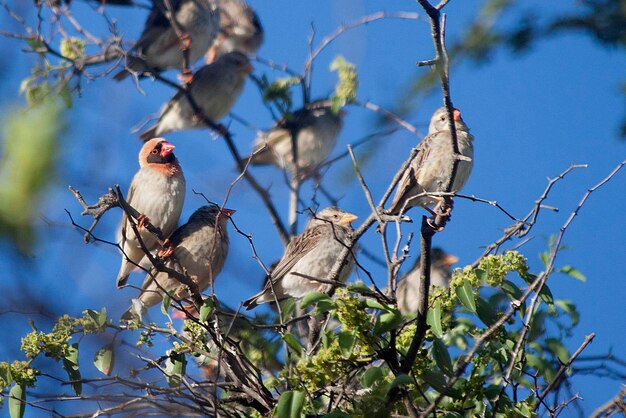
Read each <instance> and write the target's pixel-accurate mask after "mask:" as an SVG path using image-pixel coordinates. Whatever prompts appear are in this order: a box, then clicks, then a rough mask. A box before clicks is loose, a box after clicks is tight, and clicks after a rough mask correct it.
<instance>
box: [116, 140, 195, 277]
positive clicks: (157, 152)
mask: <svg viewBox="0 0 626 418" xmlns="http://www.w3.org/2000/svg"><path fill="white" fill-rule="evenodd" d="M139 166H140V169H139V171H138V172H137V173H136V174H135V176H134V177H133V181H132V182H131V184H130V188H129V189H128V194H127V195H126V200H127V201H128V204H130V205H131V206H132V207H133V208H134V209H136V210H137V211H138V212H139V213H140V214H141V215H142V217H141V218H140V219H139V220H138V222H137V223H138V229H139V235H140V236H141V239H142V241H143V243H144V244H145V246H146V248H147V249H148V250H150V251H152V250H155V249H156V248H157V246H158V241H157V238H156V237H155V236H154V235H153V234H152V233H150V232H148V231H147V230H146V229H143V228H142V223H143V222H144V221H145V218H147V219H148V220H149V221H150V223H152V225H154V226H156V227H158V228H159V229H161V232H162V233H163V238H164V239H165V238H167V237H169V236H170V234H171V233H172V232H173V231H174V229H175V228H176V224H177V223H178V218H179V217H180V213H181V211H182V210H183V202H184V200H185V177H184V176H183V171H182V170H181V168H180V165H179V164H178V160H177V159H176V157H175V156H174V145H172V144H170V143H169V142H167V141H166V140H164V139H163V138H153V139H151V140H149V141H148V142H146V143H145V144H144V145H143V147H142V148H141V151H140V152H139ZM119 240H120V246H121V248H122V250H123V258H122V265H121V267H120V271H119V273H118V275H117V287H121V286H124V285H125V284H126V281H127V280H128V276H129V275H130V273H131V272H132V271H133V270H134V269H135V268H136V267H137V265H138V264H139V263H140V262H141V260H142V259H143V258H144V256H145V253H144V251H143V250H142V249H141V246H140V244H139V240H138V239H137V236H136V235H135V233H134V232H133V229H132V226H131V224H130V221H129V219H128V218H127V216H126V214H124V215H123V217H122V224H121V226H120V230H119Z"/></svg>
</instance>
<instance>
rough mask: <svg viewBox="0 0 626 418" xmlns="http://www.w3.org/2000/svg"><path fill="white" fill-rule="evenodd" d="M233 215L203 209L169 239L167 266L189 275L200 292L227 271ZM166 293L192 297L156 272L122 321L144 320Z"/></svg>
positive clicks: (178, 297)
mask: <svg viewBox="0 0 626 418" xmlns="http://www.w3.org/2000/svg"><path fill="white" fill-rule="evenodd" d="M233 213H235V211H234V210H232V209H225V208H219V207H218V206H215V205H211V206H202V207H201V208H199V209H198V210H196V211H195V212H194V213H193V214H192V215H191V216H190V217H189V220H188V221H187V223H186V224H184V225H182V226H181V227H179V228H178V229H177V230H176V231H174V233H173V234H172V236H171V237H170V239H169V243H170V245H171V248H172V252H171V255H169V256H167V261H166V264H165V265H166V266H167V267H168V268H170V269H173V270H175V271H177V272H180V273H183V272H184V273H186V274H187V275H188V276H189V277H190V278H191V279H192V280H193V281H195V282H196V284H197V285H198V288H199V290H200V292H202V291H204V290H205V289H206V288H207V287H209V285H211V283H213V282H214V281H215V278H216V277H217V275H218V274H219V273H220V272H221V271H222V267H224V262H225V261H226V256H227V255H228V232H227V228H226V223H227V222H228V220H229V219H230V217H231V216H232V215H233ZM165 292H168V293H169V294H171V295H172V296H173V297H174V298H175V299H176V300H182V299H186V298H188V297H189V296H190V294H189V289H188V288H187V286H185V285H183V284H182V283H181V282H180V281H179V280H177V279H176V278H175V277H171V276H170V275H169V274H168V273H165V272H158V271H157V270H156V269H154V268H153V269H152V270H151V271H150V273H148V275H147V276H146V279H145V280H144V283H143V286H142V287H141V293H140V295H139V297H138V298H137V299H134V300H133V307H131V308H130V309H129V310H128V311H126V313H124V315H123V316H122V319H126V320H128V319H131V318H132V317H133V316H134V315H136V316H139V317H141V311H143V308H149V307H150V306H154V305H156V304H157V303H159V302H161V300H162V299H163V295H164V294H165ZM137 305H139V309H137V308H138V306H137ZM138 311H139V312H138Z"/></svg>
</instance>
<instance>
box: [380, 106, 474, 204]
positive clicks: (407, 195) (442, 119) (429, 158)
mask: <svg viewBox="0 0 626 418" xmlns="http://www.w3.org/2000/svg"><path fill="white" fill-rule="evenodd" d="M453 116H454V123H455V127H456V136H457V140H458V147H459V152H460V153H461V155H462V156H464V157H466V158H468V159H469V161H466V160H460V161H459V163H458V164H459V165H458V168H457V172H456V176H455V178H454V183H453V184H452V188H451V190H450V191H451V192H453V193H456V192H458V191H460V190H461V189H462V188H463V186H464V185H465V182H466V181H467V179H468V178H469V176H470V173H471V171H472V165H473V163H474V161H473V159H474V147H473V145H472V141H473V140H474V136H473V135H472V134H470V132H469V128H468V127H467V125H466V124H465V122H464V121H463V119H462V118H461V112H460V111H459V110H458V109H454V111H453ZM454 160H455V156H454V151H453V148H452V143H451V133H450V126H449V124H448V112H447V111H446V108H445V107H441V108H439V109H437V110H436V111H435V113H434V114H433V116H432V118H431V120H430V126H429V129H428V135H427V136H426V138H424V139H423V140H422V142H420V143H419V145H418V146H417V156H416V157H415V158H414V159H413V161H412V162H411V164H410V166H409V167H408V168H407V170H406V171H405V172H404V175H403V176H402V178H401V179H400V181H399V183H398V188H397V190H396V195H395V197H394V199H393V202H392V203H391V206H390V207H389V212H390V213H393V214H397V213H400V212H401V211H402V212H405V211H406V210H408V209H409V208H411V207H413V206H422V207H429V206H432V205H434V204H435V203H438V202H439V201H440V199H437V198H436V197H429V196H420V197H417V196H418V195H419V194H421V193H424V192H429V193H435V192H444V191H445V187H446V186H447V183H448V180H449V179H448V176H449V173H450V169H451V166H452V164H453V163H454Z"/></svg>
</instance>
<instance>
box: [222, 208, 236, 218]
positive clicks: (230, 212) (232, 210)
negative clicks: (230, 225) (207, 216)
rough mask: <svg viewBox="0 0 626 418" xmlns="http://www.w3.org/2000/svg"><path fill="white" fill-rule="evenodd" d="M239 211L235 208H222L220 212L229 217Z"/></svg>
mask: <svg viewBox="0 0 626 418" xmlns="http://www.w3.org/2000/svg"><path fill="white" fill-rule="evenodd" d="M235 212H237V211H236V210H235V209H228V208H221V209H220V213H221V214H222V215H224V216H228V217H229V218H230V217H231V216H233V214H234V213H235Z"/></svg>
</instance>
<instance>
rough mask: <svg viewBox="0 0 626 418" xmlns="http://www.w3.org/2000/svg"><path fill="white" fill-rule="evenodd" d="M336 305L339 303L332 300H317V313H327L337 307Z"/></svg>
mask: <svg viewBox="0 0 626 418" xmlns="http://www.w3.org/2000/svg"><path fill="white" fill-rule="evenodd" d="M336 307H337V304H336V303H335V302H333V301H332V300H330V299H328V300H326V299H322V300H319V301H318V302H317V308H316V309H315V313H316V314H321V313H325V312H328V311H330V310H332V309H335V308H336Z"/></svg>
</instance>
